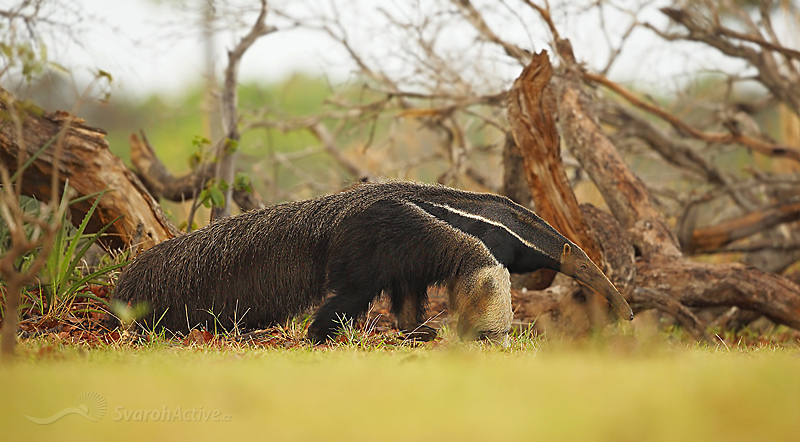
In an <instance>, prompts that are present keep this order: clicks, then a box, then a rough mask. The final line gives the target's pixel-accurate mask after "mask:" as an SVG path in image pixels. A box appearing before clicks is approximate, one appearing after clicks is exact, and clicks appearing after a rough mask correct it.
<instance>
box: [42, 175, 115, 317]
mask: <svg viewBox="0 0 800 442" xmlns="http://www.w3.org/2000/svg"><path fill="white" fill-rule="evenodd" d="M104 194H105V191H103V192H99V193H97V194H92V195H86V196H84V197H81V198H77V199H75V200H72V201H71V202H70V205H73V204H76V203H79V202H81V201H84V200H88V199H90V198H95V201H94V203H93V204H92V206H91V208H90V209H89V210H88V211H87V212H86V216H84V218H83V221H82V222H81V224H80V225H79V226H78V228H77V229H75V231H74V232H72V230H73V229H72V226H71V225H70V223H69V222H68V221H67V219H66V213H65V214H64V218H62V219H61V229H59V230H58V232H56V236H55V238H54V241H55V244H54V246H53V251H52V252H51V253H50V255H49V256H48V257H47V261H46V264H45V266H44V268H43V270H42V280H43V281H44V286H45V287H46V288H47V290H46V294H47V301H48V303H50V304H52V303H54V302H56V301H62V302H68V301H70V300H71V299H73V297H74V296H86V297H92V298H96V297H95V296H94V295H91V294H88V293H81V294H79V295H75V293H76V291H77V290H78V289H80V288H81V287H84V286H85V285H86V284H88V283H89V282H91V281H96V280H98V278H100V277H102V276H104V275H106V274H108V273H109V272H111V271H112V270H115V269H118V268H120V267H122V266H124V265H125V264H127V262H121V263H115V264H111V265H107V266H104V267H101V268H99V269H97V270H95V271H93V272H90V273H89V274H87V275H84V274H83V272H82V271H80V269H79V267H78V265H79V264H80V263H81V262H82V260H83V257H84V256H85V255H86V252H88V251H89V248H90V247H91V246H92V245H93V244H95V243H96V242H97V240H98V239H99V238H100V236H102V235H103V233H105V231H106V230H107V229H108V228H109V227H111V225H112V224H114V223H115V222H116V221H117V220H119V218H116V219H114V220H113V221H111V222H110V223H108V224H106V225H105V226H103V227H102V228H101V229H100V230H98V231H97V232H96V233H94V234H92V235H84V231H85V230H86V226H87V225H88V224H89V220H90V219H91V217H92V215H93V214H94V212H95V210H96V209H97V205H98V204H99V202H100V198H102V196H103V195H104ZM66 197H67V188H65V190H64V196H63V198H66ZM120 218H121V217H120Z"/></svg>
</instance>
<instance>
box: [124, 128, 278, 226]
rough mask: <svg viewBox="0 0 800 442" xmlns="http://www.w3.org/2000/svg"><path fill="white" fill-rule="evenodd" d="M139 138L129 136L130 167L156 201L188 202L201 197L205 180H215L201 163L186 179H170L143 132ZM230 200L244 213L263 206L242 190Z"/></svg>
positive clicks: (212, 167)
mask: <svg viewBox="0 0 800 442" xmlns="http://www.w3.org/2000/svg"><path fill="white" fill-rule="evenodd" d="M140 135H141V138H140V137H139V136H137V135H136V134H131V136H130V137H129V139H128V141H129V143H130V147H131V163H133V165H134V167H135V168H136V176H138V177H139V179H141V180H142V182H143V183H144V185H145V187H147V189H148V190H149V191H150V193H151V194H153V196H155V197H156V198H157V199H158V198H165V199H168V200H170V201H175V202H181V201H190V200H192V199H194V198H195V197H196V196H197V195H199V194H200V192H201V191H202V190H203V189H204V188H205V186H206V183H207V182H208V180H210V179H212V178H214V175H215V173H216V164H214V163H203V164H201V165H200V166H199V167H198V168H197V169H195V170H193V171H191V172H189V173H187V174H185V175H180V176H175V175H173V174H172V173H171V172H170V171H169V170H168V169H167V167H166V166H165V165H164V163H162V162H161V160H160V159H159V158H158V156H157V155H156V152H155V150H154V149H153V146H152V145H150V142H149V141H148V140H147V137H146V136H145V134H144V132H140ZM233 200H234V201H235V202H236V204H237V205H238V206H239V208H240V209H241V210H242V211H243V212H244V211H248V210H252V209H256V208H259V207H263V206H264V203H263V202H262V201H261V200H260V199H259V198H258V197H257V196H255V195H253V194H252V193H250V192H246V191H244V190H237V189H234V190H233Z"/></svg>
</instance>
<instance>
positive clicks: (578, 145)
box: [554, 42, 800, 329]
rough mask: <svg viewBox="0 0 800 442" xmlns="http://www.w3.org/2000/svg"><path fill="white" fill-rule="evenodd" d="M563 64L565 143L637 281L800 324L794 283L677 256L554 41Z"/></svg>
mask: <svg viewBox="0 0 800 442" xmlns="http://www.w3.org/2000/svg"><path fill="white" fill-rule="evenodd" d="M557 46H558V48H559V51H561V52H562V53H560V55H562V59H563V60H566V61H567V66H566V67H565V68H564V69H563V70H562V71H561V72H560V73H559V75H558V76H557V77H556V78H554V83H555V85H556V87H555V90H556V91H557V96H558V115H559V124H560V129H561V133H562V135H564V137H565V141H566V145H567V147H568V148H569V149H570V151H571V152H572V154H573V155H574V156H575V158H576V159H577V160H578V162H579V163H580V164H581V166H582V167H583V169H584V170H585V171H586V172H587V174H588V175H589V176H590V177H591V179H592V181H593V182H594V184H595V185H596V186H597V188H598V189H599V190H600V192H601V194H602V195H603V198H604V199H605V201H606V203H607V204H608V206H609V207H610V208H611V213H612V214H613V215H614V216H615V217H616V219H617V220H618V221H619V222H620V224H621V225H622V227H623V228H624V229H625V232H626V234H627V236H628V238H629V240H630V241H631V243H632V244H633V246H634V247H635V249H636V250H637V252H638V255H640V257H639V259H638V260H637V263H636V267H637V268H636V280H635V285H636V286H637V287H645V288H651V289H654V290H656V291H658V292H661V293H664V294H667V295H669V296H671V297H672V298H673V299H675V300H677V301H678V302H680V303H681V304H683V305H685V306H694V307H705V306H733V305H735V306H738V307H740V308H744V309H748V310H754V311H757V312H760V313H762V314H764V315H765V316H767V317H768V318H770V319H771V320H773V321H776V322H778V323H781V324H785V325H788V326H790V327H793V328H796V329H800V287H798V286H797V285H795V284H794V283H792V282H791V281H789V280H787V279H786V278H782V277H781V276H779V275H775V274H770V273H765V272H762V271H760V270H757V269H755V268H752V267H748V266H745V265H743V264H705V263H697V262H693V261H690V260H687V259H686V258H684V257H683V255H682V253H681V250H680V246H679V245H678V240H677V239H676V237H675V235H673V233H672V231H671V229H670V227H669V225H668V224H667V223H666V221H665V220H664V218H663V216H662V215H661V213H660V211H659V210H658V208H657V206H656V204H655V201H654V200H653V198H652V196H651V195H650V193H649V191H648V190H647V188H646V187H645V186H644V184H643V183H642V181H641V180H640V179H639V178H638V177H637V176H636V175H635V174H634V173H633V171H632V170H631V169H630V168H629V167H628V165H627V164H626V163H625V162H624V160H623V159H622V157H621V155H620V154H619V152H618V151H617V149H616V147H615V146H614V145H613V143H611V141H610V140H609V139H608V137H607V136H606V135H605V134H604V133H603V130H602V128H601V127H600V126H599V124H598V123H597V120H596V119H595V118H594V116H593V115H592V112H591V101H592V98H591V96H589V95H588V94H587V93H586V92H585V90H584V87H583V86H582V84H581V79H582V78H583V76H582V74H581V67H580V66H579V65H577V64H576V63H574V55H573V54H572V52H571V46H570V45H569V44H568V43H564V42H560V44H558V45H557Z"/></svg>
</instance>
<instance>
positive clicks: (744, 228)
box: [689, 201, 800, 252]
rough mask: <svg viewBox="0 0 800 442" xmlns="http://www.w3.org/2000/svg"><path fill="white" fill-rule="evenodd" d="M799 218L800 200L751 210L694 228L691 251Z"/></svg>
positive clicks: (714, 246)
mask: <svg viewBox="0 0 800 442" xmlns="http://www.w3.org/2000/svg"><path fill="white" fill-rule="evenodd" d="M797 220H800V201H793V202H786V203H783V204H778V205H776V206H774V207H769V208H766V209H763V210H757V211H754V212H750V213H747V214H745V215H742V216H739V217H736V218H732V219H729V220H726V221H723V222H721V223H719V224H716V225H714V226H711V227H703V228H698V229H694V231H693V232H692V239H691V242H690V243H689V251H690V252H703V251H707V250H716V249H719V248H721V247H724V246H726V245H728V244H730V243H732V242H734V241H736V240H739V239H742V238H746V237H748V236H751V235H753V234H756V233H759V232H762V231H764V230H767V229H769V228H771V227H774V226H777V225H779V224H783V223H786V222H792V221H797Z"/></svg>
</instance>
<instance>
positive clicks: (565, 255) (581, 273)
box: [558, 242, 633, 321]
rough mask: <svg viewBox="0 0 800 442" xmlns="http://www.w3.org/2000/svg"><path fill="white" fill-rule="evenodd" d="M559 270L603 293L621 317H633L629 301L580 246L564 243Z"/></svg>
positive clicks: (629, 318) (628, 318)
mask: <svg viewBox="0 0 800 442" xmlns="http://www.w3.org/2000/svg"><path fill="white" fill-rule="evenodd" d="M558 270H559V271H560V272H561V273H563V274H565V275H568V276H571V277H573V278H575V279H577V280H578V281H580V282H582V283H584V284H586V285H587V286H589V287H591V288H592V289H593V290H594V291H596V292H597V293H600V294H601V295H603V297H605V298H606V299H607V300H608V302H610V303H611V305H612V306H614V308H615V309H616V310H617V313H618V314H619V316H620V317H621V318H624V319H627V320H629V321H630V320H631V319H633V310H631V307H630V306H629V305H628V302H627V301H625V298H623V297H622V295H620V293H619V291H617V288H616V287H614V284H612V283H611V281H609V280H608V278H607V277H606V275H605V274H604V273H603V271H602V270H600V269H599V268H597V266H596V265H595V264H594V263H593V262H592V260H591V259H589V257H588V256H586V252H584V251H583V250H581V248H580V247H578V246H576V245H575V244H571V243H569V242H567V243H565V244H564V248H563V251H562V252H561V260H560V268H559V269H558Z"/></svg>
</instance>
